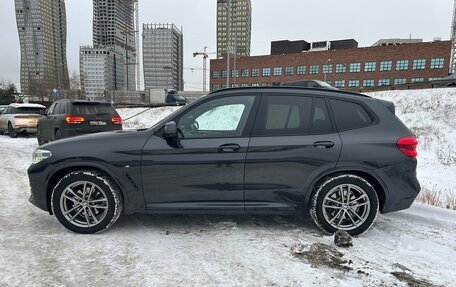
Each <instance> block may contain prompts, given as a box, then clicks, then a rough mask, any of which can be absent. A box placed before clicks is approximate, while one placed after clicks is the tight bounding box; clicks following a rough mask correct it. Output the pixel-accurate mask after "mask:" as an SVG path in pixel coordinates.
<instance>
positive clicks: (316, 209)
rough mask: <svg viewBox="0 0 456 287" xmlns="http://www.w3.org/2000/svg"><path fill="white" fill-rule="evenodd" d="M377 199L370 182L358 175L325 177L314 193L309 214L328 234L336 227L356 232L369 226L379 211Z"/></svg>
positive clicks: (351, 232)
mask: <svg viewBox="0 0 456 287" xmlns="http://www.w3.org/2000/svg"><path fill="white" fill-rule="evenodd" d="M378 208H379V201H378V196H377V193H376V192H375V189H374V188H373V187H372V185H371V184H370V183H369V182H368V181H366V180H365V179H363V178H362V177H359V176H357V175H353V174H341V175H338V176H334V177H330V178H327V179H326V180H325V181H323V183H322V184H321V185H319V187H317V191H316V192H315V194H314V197H313V199H312V206H311V210H310V214H311V216H312V218H313V220H314V221H315V223H316V224H317V225H318V226H319V227H320V228H321V229H323V231H325V232H327V233H330V234H332V233H334V232H336V231H337V230H338V229H341V230H345V231H347V232H348V233H349V234H350V235H358V234H361V233H363V232H364V231H366V230H367V229H369V228H370V227H371V226H372V224H373V223H374V221H375V218H376V217H377V214H378Z"/></svg>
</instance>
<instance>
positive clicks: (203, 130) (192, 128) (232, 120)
mask: <svg viewBox="0 0 456 287" xmlns="http://www.w3.org/2000/svg"><path fill="white" fill-rule="evenodd" d="M254 100H255V96H236V97H225V98H220V99H214V100H210V101H208V102H205V103H203V104H201V105H199V106H197V107H195V108H193V109H191V110H190V111H188V112H187V113H185V114H184V115H182V116H181V117H180V119H179V122H178V124H177V127H178V130H179V137H180V138H215V137H239V136H241V135H242V133H243V131H244V128H245V124H246V123H247V118H248V115H249V113H250V110H251V108H252V106H253V102H254Z"/></svg>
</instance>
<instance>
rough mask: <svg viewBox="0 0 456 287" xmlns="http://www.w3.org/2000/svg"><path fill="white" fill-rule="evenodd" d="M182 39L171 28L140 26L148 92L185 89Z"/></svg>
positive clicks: (167, 26)
mask: <svg viewBox="0 0 456 287" xmlns="http://www.w3.org/2000/svg"><path fill="white" fill-rule="evenodd" d="M183 54H184V52H183V35H182V31H180V30H179V29H178V28H177V27H176V26H175V25H174V24H143V69H144V85H145V88H146V90H148V89H174V90H180V91H182V90H183V88H184V80H183V70H184V67H183V65H184V59H183V58H184V55H183Z"/></svg>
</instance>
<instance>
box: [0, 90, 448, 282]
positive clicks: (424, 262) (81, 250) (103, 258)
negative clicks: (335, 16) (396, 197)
mask: <svg viewBox="0 0 456 287" xmlns="http://www.w3.org/2000/svg"><path fill="white" fill-rule="evenodd" d="M438 92H442V90H438ZM438 92H437V91H436V92H435V93H436V94H437V93H438ZM395 93H396V92H395ZM402 93H404V94H405V93H407V92H400V93H398V94H399V95H401V94H402ZM416 93H417V94H419V93H423V94H424V93H426V91H423V92H421V91H420V92H416ZM429 93H434V91H430V92H429ZM376 96H379V97H384V98H387V97H392V94H391V95H390V94H388V93H385V94H380V95H376ZM416 97H417V98H422V99H423V101H425V98H426V96H425V95H423V96H420V95H416ZM450 97H451V94H448V95H443V96H442V98H437V96H436V98H435V99H433V100H441V101H442V102H445V101H446V100H447V99H448V100H449V99H450ZM401 98H402V96H400V97H397V98H395V99H394V100H395V101H396V102H397V105H398V107H400V106H401V104H398V103H400V101H401V100H400V99H401ZM404 101H405V100H404ZM417 101H418V100H417ZM425 102H426V101H425ZM452 103H454V102H452ZM416 105H418V104H415V105H412V107H413V108H417V109H418V107H417V106H416ZM420 105H421V104H420ZM453 105H454V104H453ZM173 109H175V108H162V109H161V111H160V112H158V113H157V111H159V110H153V111H149V112H147V113H144V114H143V115H142V116H140V117H138V118H137V119H136V120H135V122H134V124H132V125H131V127H133V126H136V127H147V126H150V125H152V124H153V123H154V122H156V121H158V120H159V119H160V118H161V117H163V116H164V114H168V113H170V112H171V110H173ZM142 110H143V109H137V110H121V111H120V113H121V115H122V116H123V117H124V118H126V117H127V116H128V115H132V114H134V113H136V112H140V111H142ZM398 114H399V115H400V117H401V118H402V117H404V118H403V119H404V122H406V123H407V121H409V122H410V123H416V124H417V126H418V127H420V125H421V122H424V121H425V120H427V119H429V125H431V126H435V127H437V129H438V130H439V131H440V132H439V135H440V137H437V136H436V137H435V138H433V137H429V138H431V139H432V140H429V142H431V143H430V147H429V149H428V150H423V151H420V154H421V157H424V158H425V159H426V161H429V162H428V163H426V161H424V162H425V163H423V164H420V169H421V170H420V176H421V177H423V176H426V173H425V172H424V174H423V171H425V170H426V168H428V170H429V173H430V172H431V171H432V172H433V173H432V176H431V175H430V174H429V175H427V177H424V178H421V181H423V180H424V181H425V180H426V179H429V181H430V182H431V184H432V182H433V180H434V176H435V178H436V180H435V181H434V182H435V183H436V184H437V183H439V184H440V183H441V184H448V186H449V187H450V188H451V186H452V184H454V182H452V180H454V179H453V177H454V174H455V173H453V174H452V175H453V176H449V175H450V173H447V176H445V174H444V173H445V172H447V171H445V169H442V170H443V171H442V170H440V169H441V168H448V169H451V168H454V165H449V166H446V165H444V164H441V163H439V164H437V163H435V162H434V163H433V162H432V161H436V160H438V156H435V157H434V156H433V151H435V150H436V149H437V147H438V146H440V145H441V144H443V145H444V144H445V141H444V140H442V141H440V138H442V137H445V138H446V140H447V143H451V142H454V141H451V138H450V137H449V135H448V134H449V132H450V131H451V132H454V128H453V129H452V128H451V126H450V125H449V124H450V121H451V119H449V120H448V121H445V120H442V122H443V123H445V124H446V123H448V126H444V125H442V124H440V122H441V120H440V119H435V120H432V118H430V115H432V113H431V112H430V113H429V114H425V113H424V112H423V115H422V116H420V117H422V118H418V116H413V115H408V114H407V113H405V114H401V113H398ZM416 114H421V112H420V111H417V112H416ZM408 117H409V118H408ZM439 117H440V116H439ZM407 124H409V123H407ZM141 125H143V126H141ZM126 126H129V125H128V122H127V125H126ZM36 147H37V144H36V139H35V138H19V139H10V138H9V137H7V136H0V154H1V156H0V194H1V195H2V197H1V200H0V286H26V285H27V286H28V285H34V286H49V285H64V286H86V285H87V286H91V285H108V286H111V285H115V286H153V285H160V286H201V285H203V286H310V285H315V286H320V285H324V286H407V285H408V284H410V286H438V285H442V286H454V282H455V281H456V272H455V271H454V270H456V261H455V260H454V258H455V257H456V242H455V240H454V234H456V220H455V215H456V212H454V211H450V210H446V209H441V208H438V207H431V206H427V205H421V204H414V205H413V206H412V208H410V209H408V210H405V211H401V212H396V213H392V214H387V215H379V217H378V218H377V222H376V223H375V224H374V226H373V228H372V229H371V230H369V231H368V232H366V233H365V234H363V235H361V236H359V237H357V238H355V239H354V247H352V248H349V249H343V248H335V247H334V245H333V244H332V240H333V238H332V237H330V236H323V235H322V233H321V232H320V231H319V230H318V229H317V228H316V227H315V225H314V224H313V223H312V222H311V220H309V219H301V218H293V217H281V216H229V215H227V216H203V215H201V216H197V215H194V216H177V215H172V216H171V215H170V216H166V215H160V216H157V215H132V216H124V217H121V218H120V219H119V221H118V222H117V223H116V224H115V225H114V226H113V227H112V228H111V229H110V230H108V231H107V232H104V233H102V234H97V235H79V234H74V233H71V232H69V231H67V230H66V229H65V228H63V227H62V226H61V225H60V224H59V223H58V221H57V220H56V219H55V218H54V217H52V216H49V215H48V214H46V213H45V212H43V211H41V210H39V209H38V208H36V207H34V206H33V205H32V204H30V203H29V202H28V201H27V199H28V197H29V185H28V179H27V175H26V169H27V167H28V166H29V165H30V163H31V153H32V151H33V149H35V148H36ZM426 154H428V155H426ZM428 165H429V166H430V167H428ZM440 175H442V176H441V177H440ZM439 186H443V185H439ZM453 186H454V185H453Z"/></svg>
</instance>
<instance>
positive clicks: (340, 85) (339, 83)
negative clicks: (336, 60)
mask: <svg viewBox="0 0 456 287" xmlns="http://www.w3.org/2000/svg"><path fill="white" fill-rule="evenodd" d="M334 87H336V88H343V87H345V81H344V80H341V81H335V82H334Z"/></svg>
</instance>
